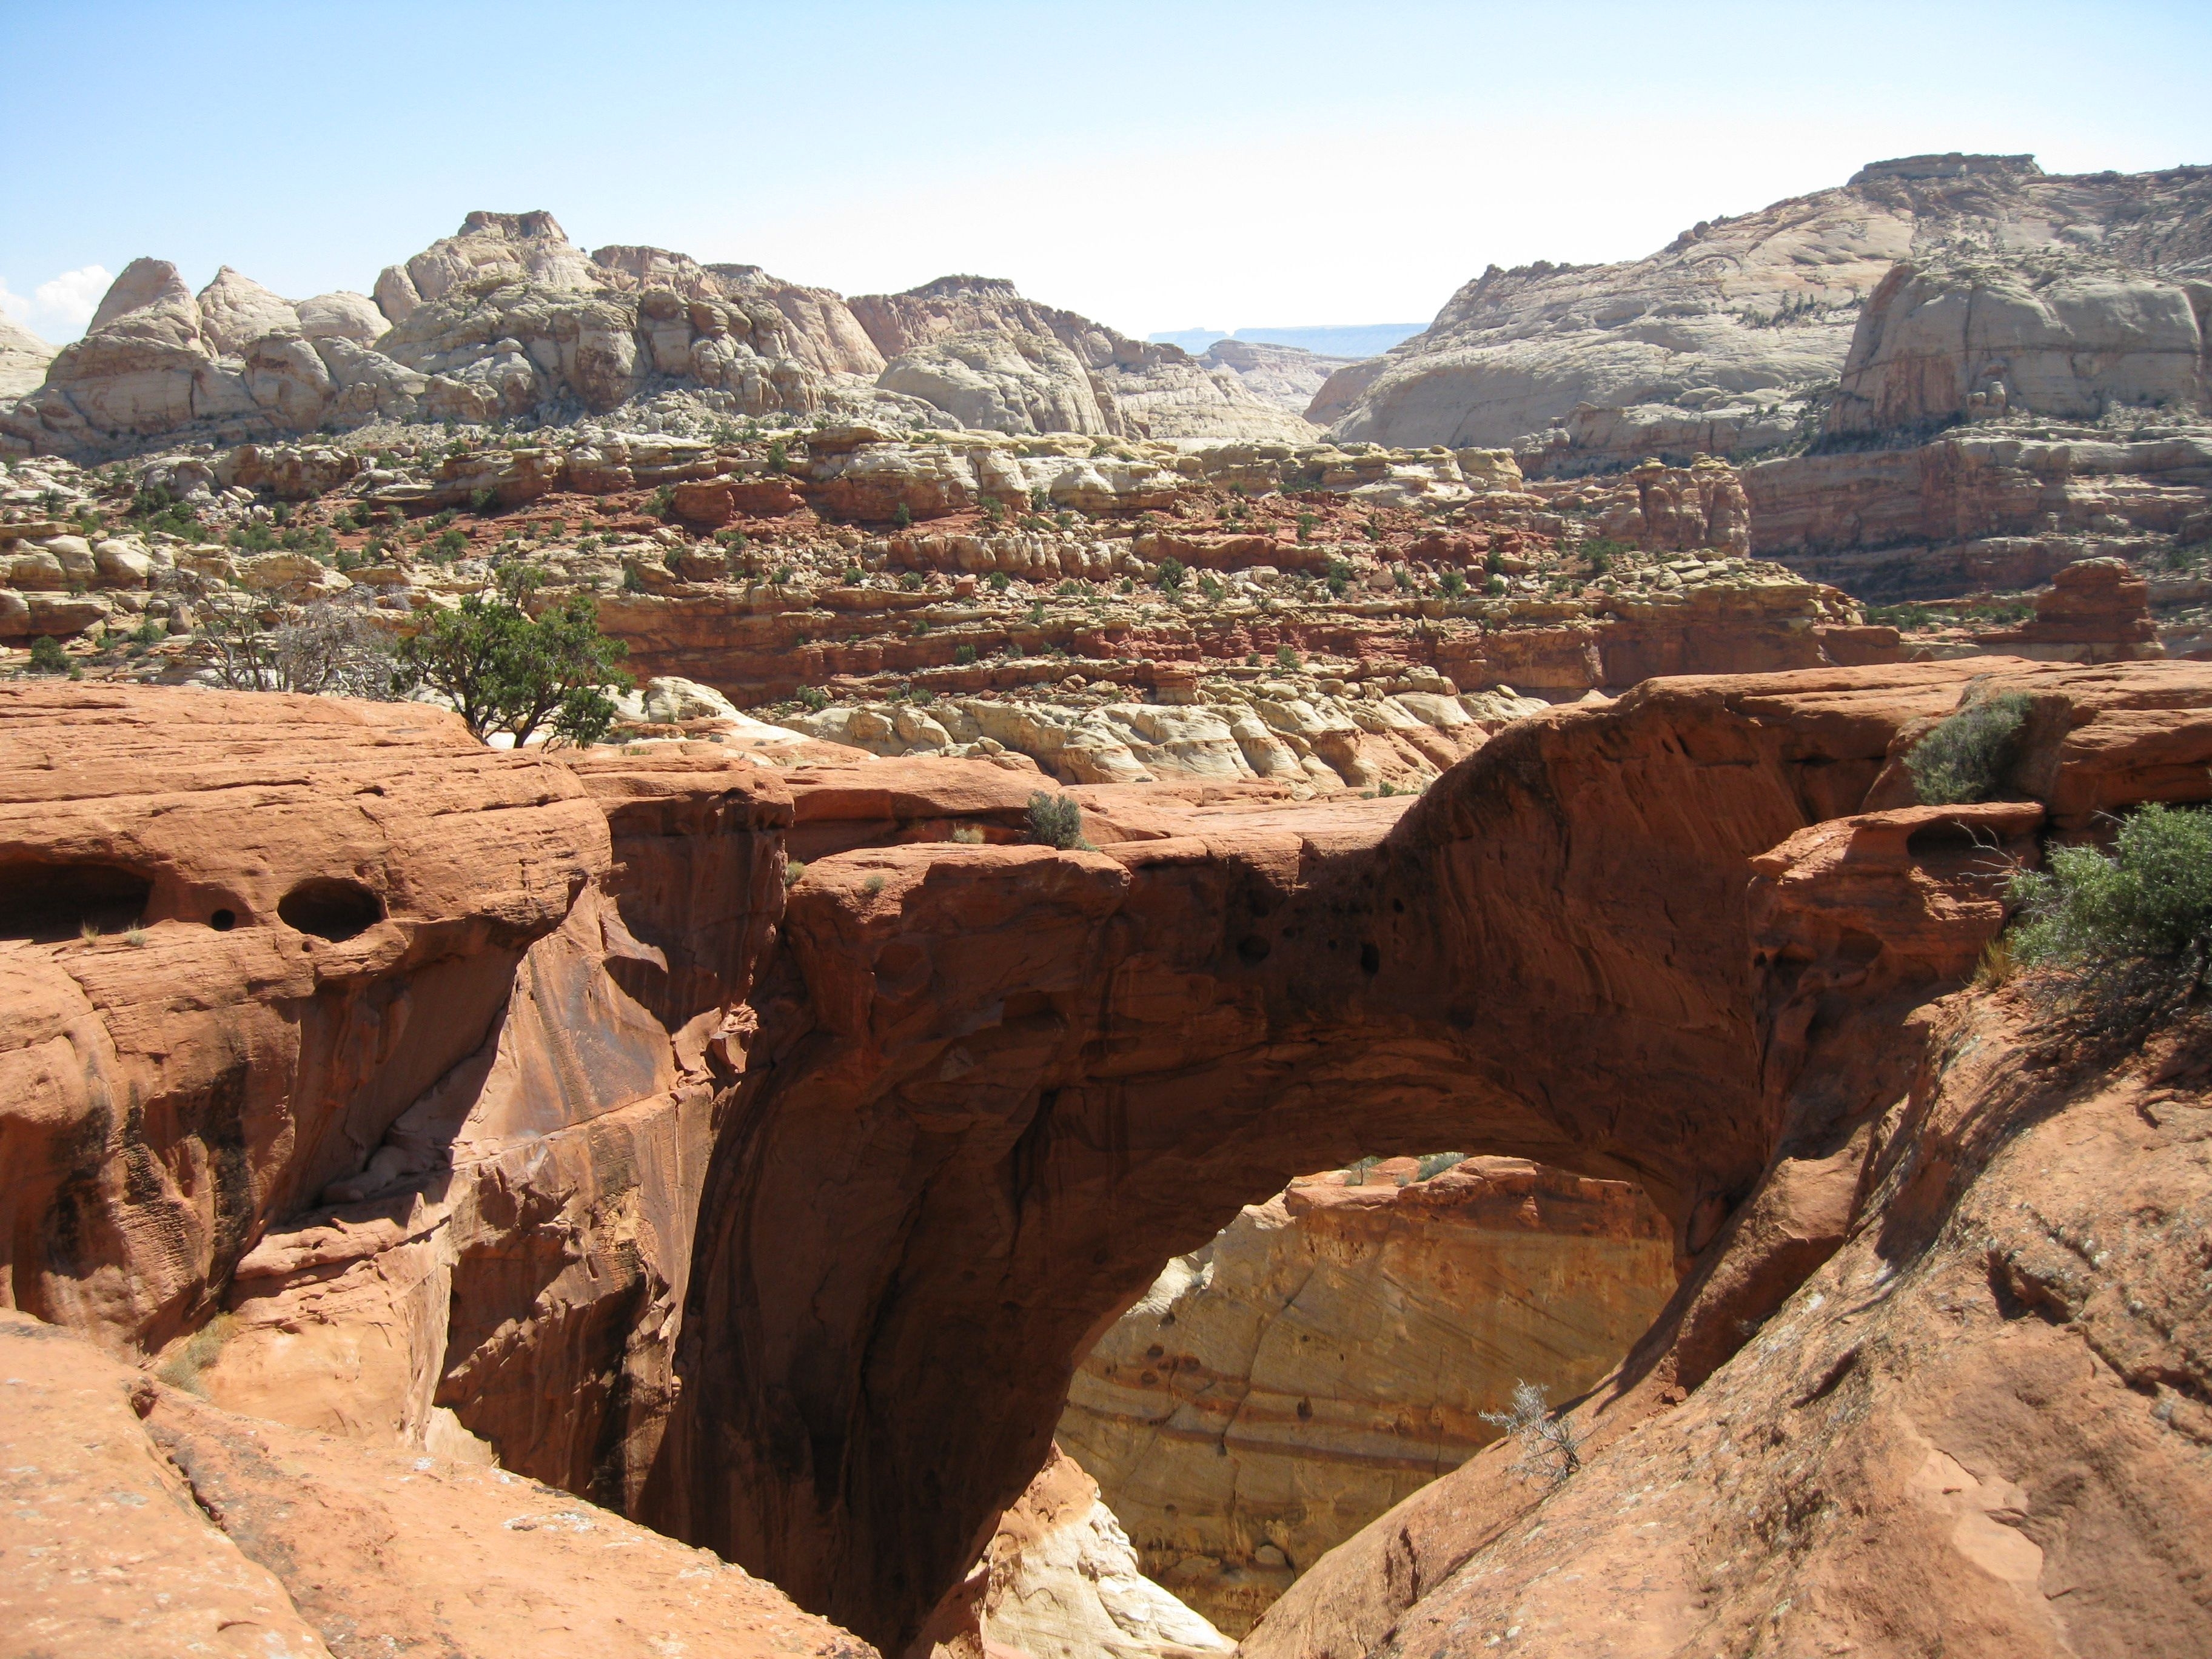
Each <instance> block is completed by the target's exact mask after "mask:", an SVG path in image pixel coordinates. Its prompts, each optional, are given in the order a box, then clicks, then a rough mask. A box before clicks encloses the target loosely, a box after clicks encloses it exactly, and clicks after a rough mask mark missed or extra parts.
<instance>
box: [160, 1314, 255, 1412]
mask: <svg viewBox="0 0 2212 1659" xmlns="http://www.w3.org/2000/svg"><path fill="white" fill-rule="evenodd" d="M237 1327H238V1317H237V1316H236V1315H234V1314H228V1313H219V1314H217V1315H216V1316H215V1317H214V1318H212V1319H210V1320H209V1321H208V1322H207V1323H206V1324H204V1325H203V1326H201V1327H200V1328H199V1329H197V1330H196V1331H194V1332H193V1333H192V1334H191V1336H190V1337H189V1338H187V1339H186V1340H185V1344H184V1346H182V1347H180V1348H179V1349H178V1350H177V1351H176V1352H174V1353H173V1354H171V1355H170V1356H169V1357H168V1358H167V1359H165V1360H163V1361H162V1362H161V1364H160V1365H159V1366H157V1367H156V1368H155V1372H154V1375H155V1376H157V1377H159V1378H160V1379H161V1381H162V1382H164V1383H167V1384H168V1385H169V1386H170V1387H171V1388H173V1389H183V1390H184V1391H185V1393H187V1394H197V1395H205V1394H206V1392H207V1391H206V1390H205V1389H203V1388H202V1387H201V1386H200V1373H201V1372H202V1371H204V1370H206V1369H207V1368H208V1367H209V1366H210V1365H212V1364H214V1363H215V1359H216V1355H217V1354H219V1353H221V1352H222V1345H223V1344H224V1342H226V1341H227V1340H229V1337H230V1334H231V1333H232V1332H233V1331H234V1330H235V1329H236V1328H237Z"/></svg>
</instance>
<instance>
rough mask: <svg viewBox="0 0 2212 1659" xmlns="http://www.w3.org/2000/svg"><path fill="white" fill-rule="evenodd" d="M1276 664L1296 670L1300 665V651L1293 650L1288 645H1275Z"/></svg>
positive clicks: (1279, 666)
mask: <svg viewBox="0 0 2212 1659" xmlns="http://www.w3.org/2000/svg"><path fill="white" fill-rule="evenodd" d="M1275 666H1276V667H1278V668H1285V669H1292V670H1295V669H1296V668H1297V666H1298V653H1297V652H1295V651H1293V650H1291V647H1289V646H1287V645H1279V646H1277V647H1275Z"/></svg>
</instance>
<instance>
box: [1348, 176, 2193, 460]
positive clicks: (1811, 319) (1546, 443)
mask: <svg viewBox="0 0 2212 1659" xmlns="http://www.w3.org/2000/svg"><path fill="white" fill-rule="evenodd" d="M2208 201H2212V169H2205V168H2191V167H2183V168H2176V169H2173V170H2171V171H2168V172H2164V173H2142V174H2131V175H2127V174H2116V173H2093V174H2087V175H2082V176H2078V177H2071V176H2052V175H2046V174H2045V173H2042V172H2041V171H2040V170H2039V168H2037V167H2036V166H2035V165H2034V162H2033V160H2032V159H2031V158H2029V157H2027V156H1996V155H1986V156H1960V155H1952V156H1916V157H1911V158H1907V159H1905V160H1902V161H1887V162H1880V163H1876V164H1875V165H1873V166H1869V167H1864V168H1863V169H1861V170H1860V172H1859V173H1857V174H1855V175H1854V176H1853V177H1852V179H1850V181H1849V182H1848V183H1847V184H1845V185H1842V186H1840V187H1838V188H1836V189H1831V190H1825V191H1817V192H1815V193H1814V194H1813V195H1810V196H1805V197H1794V198H1792V199H1790V200H1788V201H1784V202H1778V203H1776V204H1773V205H1772V206H1771V207H1767V208H1764V209H1762V210H1759V211H1758V212H1756V213H1751V214H1745V215H1741V216H1736V217H1734V218H1726V219H1717V220H1713V221H1711V222H1699V224H1696V225H1693V226H1692V227H1691V228H1689V229H1688V230H1686V231H1684V232H1683V233H1682V234H1681V235H1680V236H1679V237H1677V238H1676V239H1675V240H1674V242H1672V243H1670V244H1669V245H1668V246H1667V247H1666V248H1664V249H1662V250H1661V251H1660V252H1657V253H1655V254H1652V255H1650V256H1649V257H1648V258H1644V259H1640V260H1637V261H1633V262H1631V263H1628V264H1613V265H1591V266H1555V265H1552V264H1546V263H1541V262H1540V263H1539V264H1534V265H1530V266H1525V267H1521V268H1518V269H1516V270H1510V271H1506V270H1498V269H1496V268H1494V267H1493V268H1492V270H1489V271H1486V273H1485V274H1484V275H1483V276H1480V277H1479V278H1477V279H1476V280H1475V281H1474V282H1472V283H1468V285H1467V286H1466V287H1465V288H1463V289H1461V290H1460V291H1459V292H1458V293H1457V294H1456V295H1454V296H1453V297H1452V299H1451V301H1450V302H1449V304H1447V305H1446V306H1445V307H1444V308H1443V311H1441V312H1440V313H1438V314H1437V319H1436V321H1435V322H1434V323H1433V324H1431V325H1430V327H1429V329H1428V330H1427V331H1426V332H1425V333H1424V334H1421V335H1418V336H1416V337H1414V338H1413V339H1412V340H1409V341H1407V342H1406V343H1403V344H1401V345H1400V346H1397V347H1395V348H1393V349H1392V350H1391V351H1390V352H1389V354H1388V355H1386V356H1383V357H1382V358H1380V359H1376V360H1373V361H1371V362H1368V363H1363V364H1359V365H1356V366H1355V367H1353V368H1349V369H1346V370H1342V371H1340V372H1339V374H1338V375H1337V376H1335V377H1334V378H1333V380H1332V381H1331V383H1330V385H1329V386H1325V387H1323V388H1322V392H1320V393H1319V394H1318V396H1317V397H1316V399H1315V402H1314V404H1313V406H1312V408H1311V409H1310V410H1309V411H1308V414H1309V417H1310V418H1311V419H1313V420H1315V421H1316V422H1321V423H1322V424H1325V425H1328V427H1329V428H1330V431H1331V434H1332V435H1334V436H1335V437H1337V438H1339V439H1370V440H1373V441H1378V442H1383V443H1390V444H1406V445H1418V444H1424V443H1447V444H1454V445H1459V444H1492V445H1497V444H1510V443H1515V442H1516V441H1518V440H1521V439H1522V435H1533V436H1530V437H1528V439H1527V449H1528V453H1529V454H1530V456H1531V458H1532V459H1534V458H1537V457H1541V458H1542V459H1543V460H1544V464H1545V465H1547V466H1550V467H1553V468H1557V469H1564V470H1567V471H1573V470H1576V469H1577V468H1583V467H1590V466H1602V465H1615V464H1618V463H1620V462H1623V461H1626V462H1629V463H1634V462H1636V461H1638V460H1641V459H1644V458H1645V457H1646V456H1650V455H1654V454H1659V455H1663V456H1667V457H1669V458H1679V459H1688V458H1689V456H1690V455H1691V454H1692V453H1699V452H1702V453H1711V454H1729V453H1745V452H1754V451H1757V450H1759V449H1763V448H1768V447H1774V446H1778V445H1781V444H1784V443H1787V442H1790V441H1793V440H1796V439H1799V438H1801V437H1802V436H1804V435H1807V434H1808V432H1809V430H1811V429H1814V428H1817V426H1818V424H1819V422H1820V403H1819V398H1820V392H1821V388H1822V387H1823V386H1825V385H1826V383H1828V382H1831V381H1833V380H1835V379H1836V378H1837V377H1838V374H1839V373H1841V372H1842V370H1843V366H1844V359H1845V356H1846V354H1847V352H1848V350H1849V349H1850V343H1851V341H1852V338H1853V336H1854V331H1855V330H1857V328H1859V327H1860V326H1861V313H1862V310H1863V307H1865V306H1866V305H1867V304H1868V303H1869V301H1871V300H1872V298H1873V296H1874V295H1875V292H1876V290H1877V289H1881V287H1882V285H1883V283H1885V281H1887V280H1888V279H1889V276H1890V273H1891V271H1892V270H1893V268H1894V267H1897V266H1898V265H1899V264H1900V262H1907V261H1911V262H1917V263H1918V264H1928V263H1929V262H1931V261H1935V262H1941V261H1943V260H1947V259H1949V258H1953V257H1954V256H1955V257H1956V258H1958V259H1960V261H1961V262H1964V261H1966V260H1969V259H1972V260H1978V261H1979V263H1980V265H1981V266H1982V267H1984V268H1992V269H1993V270H1994V271H1995V272H1996V273H1998V274H1996V275H1995V276H1994V278H1993V280H1995V281H1996V283H1998V285H1999V287H2000V288H2002V289H2004V290H2005V291H2006V292H2012V291H2014V289H2016V288H2017V287H2018V285H2019V280H2020V279H2019V278H2018V276H2015V274H2014V273H2015V272H2019V271H2021V270H2025V269H2026V268H2027V265H2028V264H2029V262H2030V261H2032V260H2033V258H2035V257H2037V256H2038V255H2039V254H2040V253H2041V252H2043V251H2045V250H2051V251H2065V250H2089V251H2092V252H2094V253H2095V254H2096V255H2097V256H2098V257H2099V258H2100V259H2101V260H2102V261H2104V262H2106V264H2108V265H2111V264H2118V265H2120V266H2124V267H2128V268H2130V269H2132V270H2135V271H2136V272H2138V273H2142V274H2141V275H2139V276H2124V277H2123V278H2121V279H2120V281H2119V282H2118V284H2117V285H2116V286H2107V287H2106V288H2104V289H2101V290H2100V291H2099V292H2098V293H2097V295H2095V297H2092V296H2091V295H2090V294H2089V293H2087V292H2086V291H2085V292H2084V293H2083V295H2082V303H2086V305H2087V311H2086V312H2083V313H2081V314H2080V315H2078V316H2077V315H2076V312H2077V308H2078V307H2077V302H2076V301H2075V300H2073V299H2071V298H2061V297H2060V296H2058V295H2052V296H2051V298H2050V301H2049V304H2050V306H2051V307H2055V309H2049V310H2046V311H2045V313H2043V314H2044V315H2045V319H2046V322H2045V324H2042V325H2039V324H2034V323H2032V322H2029V321H2028V319H2029V318H2030V317H2032V316H2033V315H2035V314H2036V307H2038V306H2039V305H2043V304H2045V301H2028V302H2027V305H2026V307H2025V309H2024V310H2022V311H2021V313H2020V317H2021V324H2020V325H2021V326H2025V327H2027V328H2028V330H2029V331H2030V333H2033V332H2034V331H2035V329H2036V328H2038V327H2039V326H2047V324H2048V323H2049V322H2056V323H2057V325H2058V326H2059V329H2060V330H2061V331H2064V330H2066V329H2069V328H2072V327H2074V326H2075V325H2077V324H2081V325H2089V324H2088V319H2089V317H2090V315H2091V314H2095V315H2097V316H2100V317H2101V318H2103V319H2105V321H2103V322H2099V323H2097V324H2095V325H2093V331H2103V330H2104V329H2105V325H2106V322H2111V323H2124V325H2125V326H2126V327H2128V328H2130V329H2132V328H2133V327H2134V325H2135V324H2136V322H2138V321H2144V320H2147V319H2146V318H2145V317H2144V316H2142V313H2140V307H2139V305H2138V297H2137V296H2139V297H2140V300H2141V301H2142V303H2146V304H2150V305H2152V306H2154V308H2156V309H2157V315H2158V317H2159V319H2160V320H2159V321H2158V322H2157V324H2156V326H2155V328H2154V330H2153V331H2154V333H2156V335H2157V339H2156V342H2155V343H2152V344H2145V345H2141V346H2136V345H2131V346H2130V348H2129V349H2130V351H2131V352H2137V353H2144V354H2148V355H2143V356H2139V357H2138V358H2137V360H2136V361H2137V362H2138V363H2139V364H2140V365H2141V369H2140V372H2138V369H2137V368H2128V369H2126V370H2124V371H2121V370H2110V371H2107V370H2099V371H2094V372H2093V374H2092V376H2091V379H2092V380H2093V381H2094V382H2095V383H2096V384H2097V385H2098V386H2100V387H2102V388H2103V389H2105V390H2108V391H2110V392H2112V393H2114V394H2115V395H2132V394H2138V393H2139V394H2142V395H2146V396H2150V395H2164V394H2165V393H2166V392H2169V391H2173V390H2179V388H2180V387H2182V386H2184V385H2185V384H2188V383H2190V382H2191V380H2192V379H2193V377H2194V376H2195V375H2196V374H2199V373H2201V371H2199V370H2195V369H2191V368H2188V367H2186V366H2185V365H2184V364H2182V362H2181V361H2180V358H2181V356H2182V355H2185V354H2183V353H2182V352H2181V349H2180V348H2181V346H2182V344H2183V343H2184V337H2185V336H2187V335H2190V334H2192V333H2193V334H2195V335H2197V337H2200V338H2201V335H2202V325H2201V324H2198V323H2197V322H2196V321H2195V319H2194V318H2193V317H2191V316H2190V315H2188V314H2187V313H2189V312H2190V311H2191V305H2190V303H2189V302H2186V301H2179V296H2180V295H2181V294H2182V291H2183V290H2182V288H2181V285H2180V279H2183V278H2187V277H2201V276H2203V274H2204V271H2205V267H2206V262H2207V260H2208V258H2212V243H2208V241H2207V239H2206V234H2205V232H2204V229H2203V227H2204V225H2205V223H2206V222H2208V217H2212V216H2208V214H2207V211H2206V209H2207V204H2208ZM1898 283H1899V286H1897V287H1893V289H1892V291H1891V295H1890V300H1891V301H1892V302H1894V301H1895V300H1896V299H1897V298H1898V297H1899V292H1900V289H1901V287H1902V286H1905V285H1908V279H1906V278H1902V277H1900V278H1899V279H1898ZM2089 286H2090V288H2091V289H2097V288H2098V284H2096V283H2091V284H2090V285H2089ZM2154 294H2155V295H2157V296H2158V297H2157V298H2156V299H2155V300H2153V299H2152V298H2151V296H2152V295H2154ZM1917 298H1918V294H1917V292H1916V295H1915V296H1914V301H1916V302H1917ZM2177 301H2179V303H2178V304H2177ZM1887 308H1888V307H1886V309H1887ZM1993 309H1994V308H1993ZM2130 311H2136V313H2137V315H2136V316H2133V317H2130V316H2127V315H2126V313H2129V312H2130ZM1942 312H1943V307H1937V308H1936V311H1935V312H1934V313H1930V315H1929V324H1928V326H1929V327H1931V328H1937V327H1940V323H1939V321H1938V318H1939V317H1940V315H1941V314H1942ZM1978 326H1979V325H1978ZM1997 326H1998V328H1999V331H2000V332H2001V333H2004V337H2005V338H2006V340H2007V342H2008V346H2007V347H2005V348H1998V349H2000V350H2003V349H2015V348H2032V349H2035V350H2047V349H2049V346H2050V344H2051V342H2050V341H2049V340H2048V338H2047V337H2045V338H2044V339H2041V340H2033V341H2032V340H2030V339H2029V338H2028V337H2027V336H2026V335H2021V334H2018V333H2017V331H2014V332H2006V331H2005V328H2006V325H1997ZM1994 342H1995V337H1991V339H1990V342H1989V343H1990V344H1991V345H1992V346H1994ZM2061 352H2062V353H2063V348H2061ZM1966 355H1967V356H1972V353H1971V352H1969V353H1967V354H1966ZM1990 361H1992V358H1991V357H1990V356H1988V355H1987V354H1984V355H1983V356H1977V357H1974V359H1973V362H1972V363H1971V364H1970V363H1968V362H1966V358H1965V357H1960V360H1959V361H1958V362H1956V363H1955V364H1954V365H1953V366H1952V368H1951V369H1950V370H1948V371H1947V372H1948V373H1950V374H1951V376H1952V379H1953V380H1954V381H1955V380H1958V379H1960V377H1961V376H1963V377H1966V378H1971V377H1972V370H1973V369H1975V368H1980V367H1984V366H1986V365H1987V364H1988V363H1989V362H1990ZM2049 361H2050V362H2051V364H2052V368H2053V369H2054V371H2055V372H2056V373H2057V374H2058V376H2059V377H2060V379H2061V380H2066V382H2067V383H2066V386H2065V388H2064V390H2063V400H2068V403H2069V406H2068V407H2065V408H2057V407H2053V408H2050V409H2048V410H2046V412H2048V413H2051V414H2070V413H2074V412H2076V411H2075V407H2074V404H2075V403H2078V401H2079V399H2080V398H2081V395H2082V389H2081V387H2077V386H2074V385H2073V383H2072V381H2071V380H2070V379H2068V377H2069V376H2070V375H2071V374H2072V371H2071V370H2070V369H2067V368H2063V364H2062V363H2061V362H2060V360H2059V359H2057V358H2053V359H2050V360H2049ZM2152 362H2160V363H2164V364H2166V367H2164V368H2158V369H2157V370H2155V371H2153V370H2151V369H2150V368H2149V365H2150V364H2151V363H2152ZM2021 368H2022V373H2023V374H2027V375H2029V377H2030V380H2033V385H2034V386H2035V388H2036V395H2039V396H2051V395H2053V394H2054V392H2056V391H2057V383H2056V382H2054V381H2053V380H2051V376H2050V375H2048V374H2044V373H2043V372H2042V371H2041V370H2040V369H2036V370H2033V371H2031V370H2030V368H2029V365H2028V362H2027V359H2026V358H2023V360H2022V364H2021ZM2100 377H2102V378H2100ZM2106 380H2109V385H2106ZM2028 383H2029V381H2028V380H2023V381H2021V383H2020V385H2021V387H2023V388H2024V387H2025V386H2027V384H2028ZM2197 384H2200V385H2201V382H2197ZM1846 389H1847V392H1848V390H1849V388H1848V387H1847V388H1846ZM1982 391H1983V386H1982V384H1981V383H1980V382H1978V381H1977V382H1976V383H1975V384H1974V385H1972V386H1963V385H1961V386H1959V387H1958V389H1957V390H1956V391H1955V392H1945V393H1944V394H1943V395H1942V396H1941V397H1938V398H1936V403H1937V404H1943V405H1944V406H1947V407H1949V406H1959V400H1960V399H1963V398H1965V397H1966V395H1967V394H1969V393H1979V392H1982ZM2197 395H2201V392H2200V393H2198V394H2197ZM1947 400H1948V401H1947ZM1927 401H1928V400H1927V399H1926V398H1917V397H1916V398H1906V399H1904V400H1902V401H1899V402H1898V403H1897V404H1896V407H1897V408H1898V409H1899V410H1903V409H1905V407H1906V406H1907V405H1908V404H1910V405H1911V406H1913V407H1918V406H1920V405H1921V404H1925V403H1926V402H1927ZM1584 406H1587V407H1584ZM2039 407H2040V405H2039Z"/></svg>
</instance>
